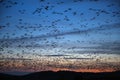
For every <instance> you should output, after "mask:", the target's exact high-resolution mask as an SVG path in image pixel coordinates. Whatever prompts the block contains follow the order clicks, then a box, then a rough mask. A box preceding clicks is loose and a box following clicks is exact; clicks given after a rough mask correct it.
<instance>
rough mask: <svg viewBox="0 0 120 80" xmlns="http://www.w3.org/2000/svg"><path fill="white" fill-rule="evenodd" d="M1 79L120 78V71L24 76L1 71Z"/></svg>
mask: <svg viewBox="0 0 120 80" xmlns="http://www.w3.org/2000/svg"><path fill="white" fill-rule="evenodd" d="M0 80H120V71H117V72H110V73H80V72H71V71H58V72H52V71H45V72H36V73H31V74H28V75H24V76H14V75H8V74H3V73H0Z"/></svg>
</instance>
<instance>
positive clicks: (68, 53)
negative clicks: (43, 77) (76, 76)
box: [0, 0, 120, 72]
mask: <svg viewBox="0 0 120 80" xmlns="http://www.w3.org/2000/svg"><path fill="white" fill-rule="evenodd" d="M48 70H52V71H59V70H70V71H77V72H111V71H116V70H120V1H119V0H0V72H14V71H18V72H37V71H48Z"/></svg>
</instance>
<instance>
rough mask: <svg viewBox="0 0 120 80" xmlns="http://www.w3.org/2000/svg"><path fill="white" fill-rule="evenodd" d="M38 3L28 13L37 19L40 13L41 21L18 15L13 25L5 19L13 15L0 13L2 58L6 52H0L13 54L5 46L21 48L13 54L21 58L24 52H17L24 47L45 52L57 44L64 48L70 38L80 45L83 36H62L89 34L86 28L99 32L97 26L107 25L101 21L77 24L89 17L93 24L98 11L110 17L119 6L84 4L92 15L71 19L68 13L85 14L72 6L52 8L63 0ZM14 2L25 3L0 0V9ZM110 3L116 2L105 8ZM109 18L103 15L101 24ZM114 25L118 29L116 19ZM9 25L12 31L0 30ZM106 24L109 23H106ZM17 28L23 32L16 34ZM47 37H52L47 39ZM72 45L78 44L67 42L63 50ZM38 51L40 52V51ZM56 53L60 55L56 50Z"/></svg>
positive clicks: (76, 0) (119, 15)
mask: <svg viewBox="0 0 120 80" xmlns="http://www.w3.org/2000/svg"><path fill="white" fill-rule="evenodd" d="M70 1H72V3H82V2H84V1H83V0H70ZM89 1H90V2H99V0H89ZM106 1H107V0H106ZM28 3H29V2H28ZM39 3H40V7H37V8H36V9H34V10H33V11H32V12H31V13H30V15H31V16H38V17H40V18H39V19H41V18H42V17H43V16H44V17H45V18H46V20H43V19H41V22H39V23H35V24H32V23H29V22H27V21H25V20H24V18H18V20H17V21H16V23H17V22H18V23H17V24H16V25H14V26H13V22H8V21H9V19H12V18H13V19H14V16H13V15H6V17H5V18H2V15H1V16H0V21H3V20H5V22H6V23H5V24H2V23H0V38H1V39H0V55H1V56H2V55H4V56H2V57H0V58H2V59H3V58H4V57H5V56H6V55H7V54H3V53H8V55H7V57H9V56H10V54H13V53H14V52H15V51H14V49H13V50H9V48H12V47H13V48H15V49H17V48H18V49H21V48H22V49H21V51H20V53H17V54H16V55H17V56H18V57H19V58H20V59H21V58H24V56H23V55H21V53H25V51H27V50H28V51H31V52H30V53H32V54H34V53H36V52H37V51H36V47H37V48H39V49H40V51H39V52H42V49H44V50H46V52H47V51H48V52H49V49H51V50H53V49H56V48H57V47H61V48H62V47H63V48H64V46H65V45H67V44H69V43H71V42H72V43H73V44H75V43H78V45H81V44H83V43H85V41H84V40H79V38H78V40H76V41H71V38H68V40H67V39H66V37H67V35H72V34H83V35H86V36H88V37H89V32H92V31H95V30H96V31H97V32H99V30H101V31H102V30H106V29H107V28H106V27H104V25H102V23H98V24H97V27H95V28H94V27H92V28H91V27H89V23H85V24H81V23H82V22H87V21H93V23H92V25H93V26H94V25H95V24H94V21H96V20H97V18H98V17H100V16H101V15H107V16H108V15H109V16H111V17H113V18H114V17H115V18H120V10H117V11H109V10H105V9H98V8H91V7H90V8H88V10H87V11H88V12H93V13H94V15H93V16H91V18H89V19H85V18H83V20H82V21H81V22H74V21H73V19H71V17H70V15H71V16H72V18H77V17H78V16H79V17H84V16H86V13H85V12H84V11H76V10H74V8H73V7H69V8H67V9H63V10H62V11H61V10H60V11H58V10H57V11H56V10H55V8H56V6H62V5H64V4H66V5H67V1H66V0H65V1H64V0H62V1H56V2H54V4H52V2H50V1H49V0H39ZM42 4H44V5H42ZM16 6H25V3H24V2H22V1H21V2H19V1H17V0H0V9H1V11H3V12H4V11H5V10H3V9H2V8H4V9H6V10H8V9H10V8H14V7H16ZM32 6H34V5H32ZM114 6H116V4H114V3H110V4H108V5H106V7H108V8H112V7H114ZM118 6H119V7H120V5H118ZM78 8H79V7H78ZM17 12H18V14H20V15H23V16H24V15H27V13H28V11H27V9H26V8H25V9H18V10H17ZM47 12H48V13H50V14H51V15H48V14H47ZM18 14H16V15H18ZM55 15H56V16H57V17H56V18H55V19H53V20H52V21H51V20H49V19H50V17H52V16H55ZM58 16H59V17H58ZM29 19H30V18H29ZM7 20H8V21H7ZM79 21H80V20H79ZM113 21H114V20H112V19H110V20H108V19H107V20H105V24H107V25H111V23H112V22H113ZM46 23H49V25H45V24H46ZM61 23H63V25H64V23H65V25H66V24H67V26H68V27H66V26H59V24H61ZM76 24H77V25H78V26H77V27H76ZM74 25H75V26H74ZM92 25H91V26H92ZM115 25H117V27H115V28H118V29H120V27H119V26H120V24H119V23H118V24H115ZM10 27H11V28H12V27H14V28H13V30H12V32H9V31H5V32H3V33H4V34H3V33H1V31H2V30H3V31H4V29H7V28H10ZM107 27H109V26H107ZM67 29H68V30H67ZM69 29H70V30H69ZM19 31H20V32H21V31H23V33H21V34H22V35H21V36H17V35H18V34H19ZM36 32H37V33H36ZM35 33H36V34H39V35H37V36H34V34H35ZM111 34H112V32H111ZM111 34H107V35H111ZM1 35H2V36H1ZM104 35H105V34H104ZM11 37H12V38H11ZM50 38H52V39H50ZM66 40H67V41H66ZM62 41H63V43H62V45H61V44H60V43H61V42H62ZM64 41H65V42H64ZM98 42H100V41H98ZM103 42H104V41H103ZM88 43H89V44H97V42H95V41H88ZM101 43H102V42H101ZM115 44H116V43H115ZM47 47H49V49H48V50H47ZM118 47H120V46H119V45H118ZM76 48H78V47H76V46H72V47H71V46H70V47H69V46H68V47H67V48H66V50H68V51H71V50H72V51H73V52H74V51H75V50H76ZM81 48H85V49H86V47H81ZM87 48H91V47H87ZM95 48H96V47H92V49H95ZM98 48H99V47H98ZM7 50H8V51H7ZM44 50H43V52H44ZM56 51H58V52H60V53H61V52H62V53H64V52H65V51H64V50H56ZM95 52H96V53H97V52H98V53H99V51H95ZM103 52H104V51H103ZM56 53H57V52H56ZM27 54H29V52H27ZM37 54H40V53H37ZM37 54H35V55H37ZM48 54H49V53H48ZM64 54H65V53H64ZM42 55H44V53H43V54H42ZM51 55H52V54H51ZM40 56H41V55H40ZM47 56H49V55H47ZM62 56H64V55H62ZM89 56H90V55H89ZM49 57H50V56H49ZM53 57H55V56H54V55H53ZM57 57H60V56H59V54H58V56H57ZM94 57H95V56H94ZM66 59H67V58H66ZM68 59H69V58H68ZM70 59H74V58H70ZM76 59H78V58H76ZM80 59H81V58H80Z"/></svg>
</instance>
